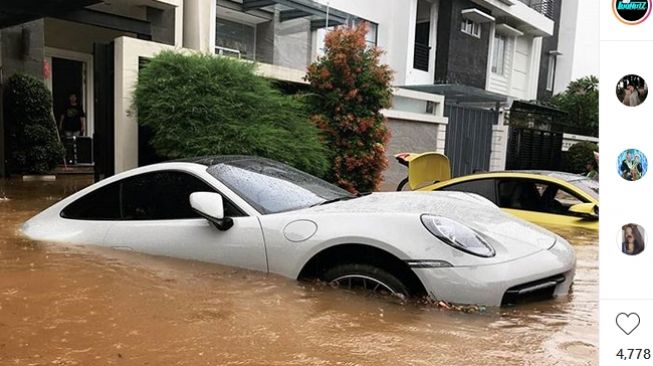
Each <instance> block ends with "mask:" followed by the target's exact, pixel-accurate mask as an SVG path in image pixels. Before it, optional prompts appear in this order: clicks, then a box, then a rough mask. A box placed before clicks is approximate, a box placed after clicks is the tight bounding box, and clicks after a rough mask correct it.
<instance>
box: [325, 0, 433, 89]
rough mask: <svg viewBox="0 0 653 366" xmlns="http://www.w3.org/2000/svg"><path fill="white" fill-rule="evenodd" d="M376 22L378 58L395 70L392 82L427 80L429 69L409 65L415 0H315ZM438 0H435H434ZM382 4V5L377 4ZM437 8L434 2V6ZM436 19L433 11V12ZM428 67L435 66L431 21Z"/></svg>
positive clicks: (411, 63) (430, 78)
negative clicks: (430, 53) (379, 53)
mask: <svg viewBox="0 0 653 366" xmlns="http://www.w3.org/2000/svg"><path fill="white" fill-rule="evenodd" d="M316 1H317V2H319V3H322V4H324V5H326V4H327V3H328V4H329V6H331V7H333V8H335V9H338V10H342V11H345V12H347V13H350V14H354V15H356V16H358V17H360V18H364V19H366V20H369V21H371V22H374V23H377V24H378V25H379V30H378V40H377V45H378V46H379V47H380V48H382V49H383V50H384V51H385V54H384V55H383V56H382V58H381V61H382V62H383V63H386V64H388V65H390V67H391V68H392V69H393V70H394V71H395V80H394V84H395V85H407V84H429V83H432V82H433V70H430V72H429V73H425V72H423V71H420V70H414V69H413V46H412V45H413V44H414V42H415V18H416V16H417V0H383V2H379V1H378V0H356V1H352V0H316ZM435 1H438V0H435ZM381 4H382V5H381ZM435 8H436V9H437V6H436V7H435ZM433 15H434V16H435V18H432V19H436V20H437V13H434V14H433ZM431 28H432V33H431V52H432V57H431V64H432V65H431V67H432V68H434V66H435V29H436V27H435V26H434V23H433V22H432V24H431Z"/></svg>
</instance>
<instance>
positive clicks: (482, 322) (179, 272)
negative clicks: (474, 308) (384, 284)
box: [0, 177, 598, 366]
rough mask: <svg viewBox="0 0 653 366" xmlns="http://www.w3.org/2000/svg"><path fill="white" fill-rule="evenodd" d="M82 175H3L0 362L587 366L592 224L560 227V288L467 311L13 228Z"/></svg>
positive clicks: (593, 310)
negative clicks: (50, 238)
mask: <svg viewBox="0 0 653 366" xmlns="http://www.w3.org/2000/svg"><path fill="white" fill-rule="evenodd" d="M88 183H89V181H88V180H87V179H86V178H74V177H66V178H65V179H61V178H60V179H59V180H57V181H56V182H20V181H17V180H8V181H7V180H0V365H100V364H101V365H375V366H379V365H495V364H496V365H537V366H543V365H564V366H574V365H597V364H598V361H597V356H596V353H597V352H596V351H597V347H598V245H597V242H598V237H597V235H596V234H595V233H588V232H575V231H567V232H563V233H562V235H563V236H565V237H566V238H567V239H569V240H570V241H571V242H572V243H573V244H574V248H575V250H576V254H577V257H578V268H577V275H576V280H575V283H574V286H573V293H572V294H571V295H570V296H569V297H567V298H564V299H557V300H550V301H545V302H539V303H532V304H527V305H521V306H517V307H513V308H501V309H490V310H488V311H485V312H482V313H473V314H466V313H459V312H455V311H447V310H442V309H438V308H435V307H432V306H428V305H418V304H414V303H408V304H396V303H392V302H389V301H386V300H383V299H378V298H368V297H365V296H361V295H359V294H352V293H349V292H347V291H344V290H336V289H331V288H329V287H325V286H321V285H319V284H313V283H300V282H297V281H293V280H289V279H285V278H281V277H277V276H273V275H266V274H261V273H256V272H249V271H244V270H238V269H234V268H228V267H221V266H216V265H212V264H204V263H198V262H190V261H182V260H176V259H170V258H160V257H152V256H147V255H141V254H136V253H124V252H119V251H113V250H109V249H102V248H93V247H81V246H66V245H61V244H48V243H36V242H32V241H30V240H27V239H25V238H23V237H21V236H20V234H19V232H18V228H19V226H20V224H21V223H22V222H23V221H25V220H26V219H27V218H29V217H30V216H32V215H33V214H35V213H36V212H38V211H39V210H41V209H43V208H45V207H47V206H49V205H51V204H53V203H54V202H56V201H57V200H59V199H61V198H62V197H64V196H67V195H69V194H71V193H73V192H74V191H76V190H78V189H81V188H83V187H84V186H85V185H86V184H88ZM5 197H6V199H5Z"/></svg>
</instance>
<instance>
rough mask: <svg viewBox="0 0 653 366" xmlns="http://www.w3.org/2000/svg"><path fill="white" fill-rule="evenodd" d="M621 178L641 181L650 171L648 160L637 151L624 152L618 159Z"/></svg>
mask: <svg viewBox="0 0 653 366" xmlns="http://www.w3.org/2000/svg"><path fill="white" fill-rule="evenodd" d="M617 169H618V171H619V176H621V178H623V179H625V180H628V181H636V180H640V179H642V178H643V177H644V175H646V171H647V170H648V159H646V155H644V153H643V152H641V151H640V150H637V149H627V150H624V151H623V152H622V153H621V154H619V157H618V158H617Z"/></svg>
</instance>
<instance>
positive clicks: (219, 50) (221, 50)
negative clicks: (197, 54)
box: [215, 46, 240, 58]
mask: <svg viewBox="0 0 653 366" xmlns="http://www.w3.org/2000/svg"><path fill="white" fill-rule="evenodd" d="M215 53H216V54H218V55H220V56H229V57H235V58H240V51H239V50H236V49H233V48H227V47H220V46H215Z"/></svg>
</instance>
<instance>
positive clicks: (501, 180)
mask: <svg viewBox="0 0 653 366" xmlns="http://www.w3.org/2000/svg"><path fill="white" fill-rule="evenodd" d="M496 180H497V186H496V193H497V206H499V207H500V208H502V209H509V210H518V211H527V212H535V213H541V214H547V215H558V216H565V217H569V216H571V217H576V216H574V215H568V214H563V213H555V212H548V211H540V210H526V209H523V208H513V207H504V206H501V205H500V203H501V202H500V201H501V200H500V187H501V183H505V182H513V181H526V182H529V183H532V184H533V185H538V184H541V185H545V186H546V187H547V188H549V187H551V186H554V187H556V188H557V190H556V195H557V193H558V191H560V190H562V191H564V192H565V193H567V194H569V195H571V196H573V197H574V198H576V199H577V200H578V201H580V202H581V203H589V201H588V200H587V199H585V198H584V197H582V196H580V195H578V194H577V193H576V192H574V191H573V190H570V189H567V188H566V187H565V186H564V185H562V184H560V183H557V182H553V181H549V180H546V179H533V178H512V177H502V178H496ZM536 188H537V187H536ZM545 191H546V189H545V190H544V191H543V192H542V193H541V194H540V198H543V195H544V192H545ZM554 199H555V198H554Z"/></svg>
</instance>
